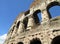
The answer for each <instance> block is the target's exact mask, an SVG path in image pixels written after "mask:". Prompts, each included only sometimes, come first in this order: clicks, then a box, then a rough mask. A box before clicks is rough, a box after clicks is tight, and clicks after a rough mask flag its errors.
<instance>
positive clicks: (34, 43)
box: [30, 38, 42, 44]
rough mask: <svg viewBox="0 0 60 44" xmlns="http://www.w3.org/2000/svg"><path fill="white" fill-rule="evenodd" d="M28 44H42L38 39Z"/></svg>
mask: <svg viewBox="0 0 60 44" xmlns="http://www.w3.org/2000/svg"><path fill="white" fill-rule="evenodd" d="M30 44H42V43H41V41H40V39H39V38H35V39H34V38H33V39H32V40H31V41H30Z"/></svg>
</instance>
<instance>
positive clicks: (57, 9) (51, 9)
mask: <svg viewBox="0 0 60 44" xmlns="http://www.w3.org/2000/svg"><path fill="white" fill-rule="evenodd" d="M47 12H48V14H49V18H52V17H56V16H59V14H60V3H59V2H56V1H54V2H51V3H50V4H49V5H48V6H47ZM58 13H59V14H58Z"/></svg>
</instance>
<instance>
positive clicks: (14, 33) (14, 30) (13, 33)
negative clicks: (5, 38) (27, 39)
mask: <svg viewBox="0 0 60 44" xmlns="http://www.w3.org/2000/svg"><path fill="white" fill-rule="evenodd" d="M16 31H17V29H16V27H14V29H13V32H12V37H15V36H16Z"/></svg>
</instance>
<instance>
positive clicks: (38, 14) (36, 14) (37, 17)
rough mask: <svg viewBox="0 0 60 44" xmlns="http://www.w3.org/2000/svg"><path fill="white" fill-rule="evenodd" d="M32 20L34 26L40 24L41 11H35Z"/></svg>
mask: <svg viewBox="0 0 60 44" xmlns="http://www.w3.org/2000/svg"><path fill="white" fill-rule="evenodd" d="M33 18H34V22H35V23H36V24H40V22H41V19H42V18H41V11H40V10H36V11H35V12H34V13H33Z"/></svg>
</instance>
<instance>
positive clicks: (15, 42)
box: [4, 0, 60, 44]
mask: <svg viewBox="0 0 60 44" xmlns="http://www.w3.org/2000/svg"><path fill="white" fill-rule="evenodd" d="M55 5H60V0H35V1H34V2H33V3H32V5H31V6H30V10H28V11H26V12H22V13H21V14H20V15H18V17H17V18H16V20H15V21H14V23H13V25H12V26H11V28H10V30H9V32H8V34H7V38H6V40H5V42H4V44H34V43H32V42H34V41H35V42H36V40H37V41H40V42H38V43H39V44H51V42H52V41H53V39H54V38H55V37H60V16H58V17H56V18H51V15H50V14H49V11H48V10H49V8H50V7H52V6H55ZM39 10H40V11H41V17H42V21H41V22H39V20H38V17H37V14H38V13H39V12H40V11H39Z"/></svg>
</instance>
